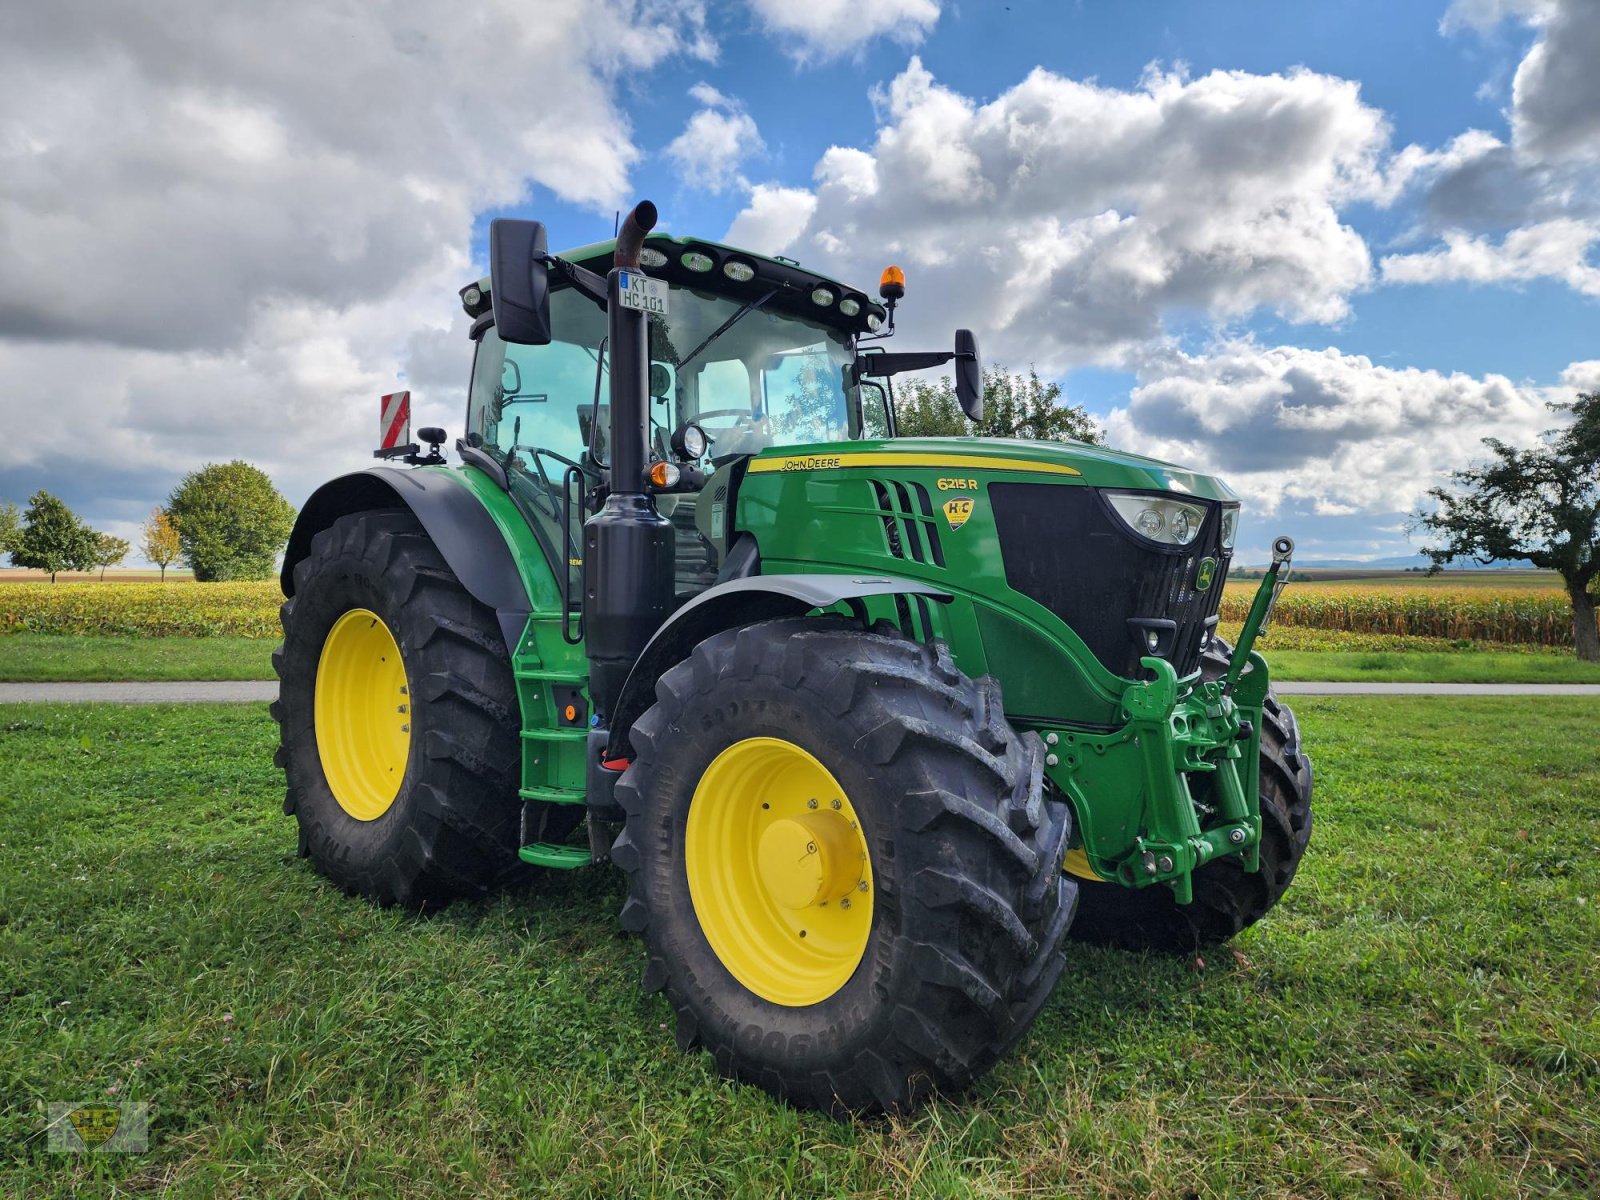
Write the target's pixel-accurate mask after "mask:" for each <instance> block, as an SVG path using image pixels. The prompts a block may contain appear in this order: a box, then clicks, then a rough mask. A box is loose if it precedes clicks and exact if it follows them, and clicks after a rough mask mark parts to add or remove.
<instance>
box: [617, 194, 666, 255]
mask: <svg viewBox="0 0 1600 1200" xmlns="http://www.w3.org/2000/svg"><path fill="white" fill-rule="evenodd" d="M655 227H656V206H655V205H654V204H651V203H650V201H648V200H641V201H639V203H638V204H635V205H634V206H633V211H632V212H630V213H629V214H628V219H627V220H626V221H624V222H623V223H622V228H621V229H620V230H618V231H617V249H616V252H615V253H614V254H613V255H612V256H611V265H612V266H614V267H617V268H618V269H620V270H623V271H637V270H638V269H639V251H640V250H642V249H643V248H644V235H645V234H647V233H649V232H650V231H651V230H652V229H654V228H655Z"/></svg>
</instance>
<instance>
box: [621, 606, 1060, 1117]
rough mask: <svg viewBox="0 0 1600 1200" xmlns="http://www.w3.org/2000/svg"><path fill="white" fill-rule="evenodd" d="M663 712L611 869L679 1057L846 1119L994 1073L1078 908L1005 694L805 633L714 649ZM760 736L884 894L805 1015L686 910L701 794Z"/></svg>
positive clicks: (864, 644)
mask: <svg viewBox="0 0 1600 1200" xmlns="http://www.w3.org/2000/svg"><path fill="white" fill-rule="evenodd" d="M656 698H657V699H656V704H655V705H654V707H652V708H651V709H650V710H649V711H648V712H646V713H645V714H644V715H643V716H642V717H641V718H640V719H639V721H638V723H637V724H635V725H634V727H633V732H632V745H633V748H634V750H635V752H636V754H637V757H636V758H635V760H634V763H633V765H632V766H631V767H630V768H629V769H628V771H627V773H626V774H625V775H624V776H623V778H622V780H621V781H620V782H619V784H618V786H617V799H618V801H619V802H620V804H621V806H622V808H623V809H624V811H625V812H626V814H627V818H626V823H625V826H624V829H623V832H622V835H621V836H620V838H619V839H618V841H617V843H616V846H615V847H614V849H613V854H612V857H613V858H614V859H615V861H616V863H617V864H618V865H619V866H620V867H621V868H622V869H623V870H624V871H625V872H626V873H627V875H628V879H629V884H630V893H629V898H628V900H627V902H626V904H625V906H624V908H623V910H622V917H621V920H622V924H623V927H624V928H626V929H628V930H630V931H632V932H635V933H642V934H643V935H644V939H645V943H646V953H647V961H646V965H645V969H644V977H643V985H644V988H645V990H646V991H647V992H654V991H659V990H665V992H666V994H667V998H668V1000H669V1002H670V1003H671V1005H672V1007H673V1009H674V1011H675V1012H676V1014H677V1038H678V1044H679V1046H680V1047H681V1048H683V1049H684V1050H688V1049H690V1048H692V1047H694V1046H696V1045H700V1046H703V1047H704V1048H705V1049H706V1050H707V1051H708V1052H709V1053H710V1054H711V1055H712V1057H713V1059H714V1060H715V1063H716V1066H717V1069H718V1070H719V1071H720V1072H721V1073H722V1074H724V1075H726V1076H728V1077H730V1078H737V1079H742V1080H745V1081H748V1082H751V1083H755V1084H758V1085H759V1086H761V1087H763V1088H765V1089H767V1090H768V1091H770V1092H772V1093H774V1094H776V1095H777V1096H779V1097H781V1098H783V1099H785V1100H787V1101H788V1102H790V1103H793V1104H795V1105H798V1106H801V1107H807V1108H820V1109H825V1110H829V1111H834V1112H842V1111H847V1110H848V1111H864V1110H876V1109H883V1110H889V1111H896V1112H903V1111H906V1110H908V1109H909V1108H911V1107H913V1106H914V1105H915V1104H916V1103H918V1102H919V1101H920V1100H921V1099H923V1098H924V1097H925V1096H927V1095H928V1094H929V1093H930V1092H933V1091H939V1092H942V1093H952V1092H956V1091H959V1090H960V1089H962V1088H964V1087H966V1086H967V1085H969V1084H970V1083H972V1082H973V1081H974V1080H975V1079H977V1078H978V1077H979V1076H980V1075H982V1074H983V1073H984V1072H985V1071H986V1070H988V1069H989V1068H990V1067H991V1066H992V1065H993V1064H994V1063H995V1062H996V1061H997V1060H998V1059H999V1058H1000V1056H1001V1055H1002V1054H1004V1053H1005V1051H1006V1050H1007V1049H1009V1048H1010V1046H1011V1045H1012V1044H1013V1043H1014V1042H1016V1040H1017V1039H1018V1038H1020V1037H1021V1036H1022V1034H1023V1033H1024V1032H1025V1031H1026V1029H1027V1028H1028V1026H1029V1025H1030V1024H1031V1022H1032V1021H1033V1018H1034V1017H1035V1015H1036V1014H1037V1013H1038V1011H1039V1008H1040V1006H1041V1005H1042V1004H1043V1003H1044V1001H1045V999H1046V998H1048V996H1049V994H1050V992H1051V990H1052V988H1053V987H1054V986H1055V983H1056V979H1057V978H1058V976H1059V975H1060V972H1061V968H1062V963H1063V958H1062V953H1063V945H1064V936H1065V933H1066V929H1067V926H1068V925H1069V924H1070V923H1071V921H1072V916H1073V912H1074V910H1075V908H1076V903H1077V885H1076V882H1075V881H1074V880H1071V879H1070V878H1068V877H1066V876H1064V875H1063V874H1062V872H1061V860H1062V856H1063V854H1064V853H1065V850H1066V845H1067V841H1068V839H1069V837H1070V832H1071V812H1070V810H1069V808H1068V806H1067V805H1066V804H1064V803H1060V802H1057V801H1054V800H1051V799H1049V798H1047V797H1046V796H1045V794H1044V792H1043V786H1042V782H1043V746H1042V744H1041V743H1040V741H1039V739H1038V737H1037V736H1035V735H1033V734H1028V735H1027V736H1026V737H1019V736H1018V735H1017V734H1016V733H1015V732H1014V731H1013V730H1012V728H1011V726H1010V725H1009V724H1008V723H1007V722H1006V719H1005V716H1004V714H1003V710H1002V708H1001V704H1000V689H999V686H998V685H997V684H996V683H995V682H994V681H993V680H992V679H988V678H985V679H981V680H976V681H974V680H971V679H968V678H967V677H965V676H964V675H962V674H961V673H960V672H959V671H958V670H957V669H956V668H955V666H954V664H953V663H952V661H951V658H950V655H949V651H948V649H947V648H946V647H945V646H944V645H943V644H939V645H937V646H934V647H929V646H924V645H921V644H919V643H916V642H912V641H910V640H907V639H905V638H901V637H898V636H885V635H883V634H880V633H866V632H863V631H862V630H860V629H859V628H857V627H854V626H848V625H845V624H844V623H842V622H839V623H835V622H832V621H826V620H821V619H800V620H784V621H771V622H765V623H761V624H756V625H750V626H746V627H744V628H741V629H735V630H729V631H727V632H725V633H721V634H718V635H716V636H714V637H712V638H709V639H707V640H706V641H704V642H702V643H700V645H699V646H697V647H696V648H695V651H694V653H693V655H692V656H691V657H690V659H689V660H688V661H686V662H683V663H680V664H679V665H677V666H675V667H673V668H672V669H671V670H670V671H668V672H667V673H666V674H665V675H663V676H662V677H661V679H660V681H659V682H658V684H657V687H656ZM752 737H778V738H783V739H785V740H788V741H790V742H791V743H793V744H795V745H798V746H801V747H803V748H805V749H806V750H807V751H809V752H810V753H811V754H813V755H815V756H816V757H817V758H818V759H819V760H821V761H822V762H823V763H824V764H825V765H826V766H827V768H828V769H829V770H830V771H832V772H833V774H834V775H835V777H836V778H837V779H838V780H839V783H840V785H841V787H842V788H843V789H844V790H845V791H846V792H847V793H849V795H850V796H851V798H852V803H854V804H855V806H856V811H857V813H858V814H859V816H860V819H861V826H862V830H863V832H864V833H865V835H866V841H867V844H868V848H869V850H870V854H871V863H872V871H873V874H874V878H875V879H876V881H877V883H876V888H877V907H875V909H874V911H873V917H872V923H871V931H870V934H869V935H868V938H867V942H866V950H865V953H864V954H863V956H862V959H861V962H860V965H859V966H857V967H856V968H855V970H854V973H853V974H852V975H851V976H850V977H849V979H848V980H847V982H845V983H844V984H843V986H841V987H840V988H839V989H838V990H837V991H836V992H834V993H833V994H832V995H830V996H827V997H826V998H825V999H823V1000H821V1001H820V1002H818V1003H814V1004H808V1005H805V1006H802V1007H785V1006H782V1005H778V1004H774V1003H771V1002H769V1001H768V1000H765V999H763V998H762V997H760V996H758V995H756V994H755V993H754V992H752V991H750V990H748V989H746V988H745V987H744V986H743V985H742V984H741V983H739V981H738V980H736V979H735V978H734V976H733V975H732V974H730V972H729V971H728V969H727V968H726V967H725V966H724V965H723V963H722V962H721V960H720V959H719V958H718V957H717V955H716V953H715V952H714V951H713V950H712V948H711V945H710V943H709V942H708V941H707V938H706V935H705V932H704V931H703V930H702V928H701V925H700V921H699V919H698V918H697V915H696V913H695V910H694V906H693V903H692V900H691V896H690V893H689V885H688V879H687V873H686V868H685V860H684V840H685V835H684V831H685V827H686V822H687V819H688V812H689V807H690V802H691V800H692V799H693V797H694V793H695V789H696V786H697V784H698V782H699V780H700V777H701V775H702V774H703V773H704V771H705V768H706V767H707V765H708V764H709V763H710V762H711V760H712V759H713V758H715V757H716V756H717V755H718V754H719V753H720V752H721V751H722V750H723V749H724V748H726V747H728V746H730V745H732V744H734V743H735V742H737V741H740V740H742V739H745V738H752Z"/></svg>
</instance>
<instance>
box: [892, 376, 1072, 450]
mask: <svg viewBox="0 0 1600 1200" xmlns="http://www.w3.org/2000/svg"><path fill="white" fill-rule="evenodd" d="M1060 401H1061V385H1060V384H1059V383H1046V382H1045V381H1044V380H1042V379H1040V378H1039V373H1038V372H1037V371H1035V370H1033V369H1032V368H1031V367H1030V368H1029V370H1028V373H1027V374H1026V375H1023V374H1021V373H1017V374H1012V373H1011V372H1009V371H1007V370H1006V369H1005V368H1004V367H991V368H990V369H988V370H987V371H985V372H984V373H983V420H981V421H979V422H977V423H976V424H974V423H973V422H971V421H969V420H967V416H966V414H965V413H964V412H962V411H961V403H960V401H958V400H957V399H956V389H955V382H954V381H953V380H952V379H951V377H950V376H948V375H946V376H943V377H942V378H940V379H939V380H938V381H936V382H935V381H930V380H925V379H913V380H909V381H907V382H906V383H903V384H901V385H900V387H898V388H896V389H895V403H894V420H895V428H896V429H897V430H898V431H899V434H900V436H901V437H965V436H968V435H970V434H976V435H977V436H978V437H1004V438H1026V439H1027V440H1029V441H1035V442H1098V441H1099V440H1100V438H1101V432H1100V428H1099V426H1097V425H1096V424H1095V423H1094V418H1093V417H1091V416H1090V415H1089V414H1088V413H1087V412H1085V411H1084V409H1083V406H1082V405H1076V406H1069V405H1066V404H1062V403H1061V402H1060Z"/></svg>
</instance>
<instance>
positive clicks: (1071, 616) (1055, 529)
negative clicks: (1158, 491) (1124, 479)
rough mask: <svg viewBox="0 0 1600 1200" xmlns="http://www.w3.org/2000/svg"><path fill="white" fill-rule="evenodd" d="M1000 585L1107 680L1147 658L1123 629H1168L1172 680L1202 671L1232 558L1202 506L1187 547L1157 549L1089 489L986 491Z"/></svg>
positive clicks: (1217, 520) (1217, 522) (998, 487)
mask: <svg viewBox="0 0 1600 1200" xmlns="http://www.w3.org/2000/svg"><path fill="white" fill-rule="evenodd" d="M989 501H990V504H991V505H992V506H993V508H994V518H995V528H996V530H997V531H998V533H999V537H1000V552H1001V556H1002V558H1003V560H1004V562H1005V571H1006V583H1007V584H1009V585H1010V586H1011V587H1012V588H1013V589H1015V590H1016V591H1019V592H1021V593H1022V594H1023V595H1025V596H1029V597H1031V598H1032V599H1034V600H1037V601H1038V602H1039V603H1040V604H1042V605H1044V606H1045V607H1046V608H1048V609H1049V610H1050V611H1051V612H1053V613H1055V614H1056V616H1058V617H1060V618H1061V619H1062V620H1063V621H1065V622H1066V623H1067V624H1068V625H1069V626H1071V628H1072V629H1073V631H1074V632H1075V633H1077V635H1078V636H1079V637H1080V638H1082V639H1083V640H1084V643H1085V644H1086V645H1087V646H1088V647H1089V649H1090V650H1091V651H1092V652H1093V653H1094V655H1095V657H1096V658H1098V659H1099V660H1100V662H1101V663H1102V664H1104V665H1105V666H1106V667H1107V668H1108V669H1109V670H1111V671H1114V672H1115V673H1116V674H1118V675H1121V676H1123V677H1124V678H1135V677H1137V675H1138V674H1139V673H1140V667H1139V658H1140V656H1141V655H1142V654H1143V653H1146V651H1144V650H1143V649H1142V648H1141V647H1140V645H1139V644H1138V642H1137V641H1135V639H1134V636H1133V634H1132V633H1131V632H1130V631H1129V627H1128V620H1129V619H1130V618H1135V617H1142V618H1147V619H1155V620H1168V621H1172V622H1174V623H1175V624H1176V625H1177V634H1176V637H1175V639H1174V641H1173V644H1172V651H1171V653H1170V654H1169V655H1168V661H1170V662H1171V663H1172V665H1173V667H1174V668H1175V669H1176V670H1177V672H1178V674H1179V675H1187V674H1188V673H1189V672H1191V671H1193V670H1194V669H1195V668H1196V667H1197V666H1198V665H1199V662H1200V650H1201V646H1202V644H1203V641H1204V637H1205V635H1206V633H1207V631H1208V630H1210V629H1211V628H1213V627H1214V626H1215V625H1216V615H1217V608H1218V607H1219V605H1220V604H1221V602H1222V585H1223V582H1224V581H1225V580H1226V578H1227V574H1228V562H1229V558H1230V557H1231V553H1230V552H1226V551H1224V550H1223V549H1222V548H1221V527H1222V522H1221V509H1220V507H1219V506H1217V505H1214V504H1213V505H1209V506H1208V509H1209V511H1208V512H1207V515H1206V519H1205V522H1204V524H1202V525H1201V527H1200V534H1199V536H1198V537H1196V538H1195V540H1194V542H1193V543H1192V544H1191V545H1188V546H1183V547H1172V548H1170V549H1168V548H1165V547H1157V546H1154V545H1151V544H1150V543H1147V542H1145V541H1143V540H1142V539H1139V538H1137V537H1136V536H1135V535H1134V534H1133V533H1132V532H1131V531H1130V530H1128V529H1127V527H1126V526H1125V525H1123V524H1122V522H1121V520H1120V519H1118V518H1117V517H1116V516H1115V515H1114V514H1113V513H1112V512H1111V511H1110V508H1109V506H1108V505H1107V504H1106V502H1105V501H1104V500H1103V499H1102V498H1101V496H1100V495H1099V493H1098V492H1096V491H1095V490H1094V489H1093V488H1087V487H1073V486H1063V485H1060V484H1041V483H994V484H990V485H989ZM1206 558H1212V559H1215V560H1216V563H1217V566H1216V571H1215V574H1214V577H1213V579H1212V581H1211V586H1210V587H1208V588H1206V589H1204V590H1200V589H1197V588H1196V587H1195V586H1194V585H1195V579H1196V576H1197V574H1198V572H1199V568H1200V563H1201V561H1202V560H1203V559H1206Z"/></svg>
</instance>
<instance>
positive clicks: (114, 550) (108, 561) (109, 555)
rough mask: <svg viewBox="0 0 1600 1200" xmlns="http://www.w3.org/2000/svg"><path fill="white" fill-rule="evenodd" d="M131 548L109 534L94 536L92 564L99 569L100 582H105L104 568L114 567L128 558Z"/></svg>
mask: <svg viewBox="0 0 1600 1200" xmlns="http://www.w3.org/2000/svg"><path fill="white" fill-rule="evenodd" d="M130 549H131V547H130V546H129V545H128V543H127V542H125V541H123V540H122V539H121V538H119V537H112V536H111V535H110V534H109V533H97V534H95V535H94V562H95V566H97V567H99V568H100V582H101V583H104V582H105V581H106V568H107V567H114V566H116V565H117V564H118V563H119V562H121V561H122V560H123V559H125V558H127V557H128V551H129V550H130Z"/></svg>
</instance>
